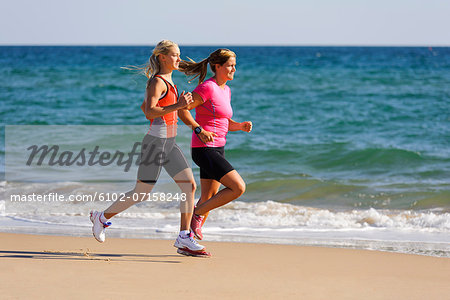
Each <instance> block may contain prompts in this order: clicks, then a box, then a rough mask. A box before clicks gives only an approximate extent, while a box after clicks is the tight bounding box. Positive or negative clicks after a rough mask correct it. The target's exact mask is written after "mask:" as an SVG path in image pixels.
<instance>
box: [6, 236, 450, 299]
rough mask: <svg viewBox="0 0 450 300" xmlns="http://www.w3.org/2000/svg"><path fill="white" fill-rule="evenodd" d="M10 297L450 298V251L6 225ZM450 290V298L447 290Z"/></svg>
mask: <svg viewBox="0 0 450 300" xmlns="http://www.w3.org/2000/svg"><path fill="white" fill-rule="evenodd" d="M0 240H1V244H0V245H1V247H0V257H1V260H0V270H1V271H0V274H1V278H0V298H2V299H5V298H6V299H31V298H33V299H55V298H60V299H83V298H88V297H89V298H94V297H95V298H96V299H174V298H180V297H182V298H183V299H211V298H212V297H213V298H214V299H216V298H218V299H228V298H233V299H280V298H283V299H448V295H450V284H449V278H450V259H448V258H436V257H426V256H418V255H407V254H397V253H387V252H377V251H362V250H349V249H332V248H316V247H300V246H289V245H269V244H247V243H214V242H205V243H204V244H205V245H206V246H207V248H208V250H209V251H211V253H212V254H213V257H211V258H192V257H184V256H181V255H178V254H177V253H176V251H175V248H173V246H172V244H173V241H172V240H151V239H115V238H110V239H108V240H107V241H106V242H105V243H104V244H100V243H97V242H96V241H95V240H94V239H93V238H86V237H67V236H43V235H24V234H11V233H0ZM446 297H447V298H446Z"/></svg>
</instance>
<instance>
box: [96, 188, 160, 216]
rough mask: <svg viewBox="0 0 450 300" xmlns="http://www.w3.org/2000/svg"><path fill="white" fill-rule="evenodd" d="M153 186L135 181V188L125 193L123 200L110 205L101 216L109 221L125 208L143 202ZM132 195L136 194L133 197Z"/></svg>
mask: <svg viewBox="0 0 450 300" xmlns="http://www.w3.org/2000/svg"><path fill="white" fill-rule="evenodd" d="M154 186H155V185H154V184H148V183H144V182H142V181H140V180H137V181H136V186H135V188H134V189H133V190H131V191H129V192H127V193H125V198H124V199H123V200H117V201H115V202H114V203H113V204H111V205H110V206H109V207H108V208H107V209H106V210H105V211H104V212H103V215H104V216H105V218H106V219H110V218H112V217H114V216H115V215H117V214H118V213H121V212H123V211H124V210H126V209H127V208H129V207H131V206H133V205H134V204H136V203H139V202H141V201H143V200H146V199H148V193H150V192H151V191H152V189H153V187H154ZM133 194H136V195H134V196H133Z"/></svg>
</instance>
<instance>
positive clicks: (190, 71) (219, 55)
mask: <svg viewBox="0 0 450 300" xmlns="http://www.w3.org/2000/svg"><path fill="white" fill-rule="evenodd" d="M230 57H236V54H235V53H234V52H233V51H231V50H228V49H217V50H216V51H214V52H213V53H211V54H210V55H209V57H208V58H205V59H204V60H202V61H201V62H198V63H196V62H195V61H193V60H192V59H190V58H189V57H188V58H189V61H186V60H182V61H181V62H180V66H179V70H180V71H181V72H183V73H184V74H186V75H187V76H193V77H192V78H191V79H190V80H194V79H195V78H197V77H198V84H201V83H202V82H203V81H204V80H205V77H206V74H207V73H208V63H209V66H210V67H211V70H212V71H213V72H214V73H215V72H216V65H217V64H219V65H223V64H224V63H226V62H227V60H228V59H229V58H230Z"/></svg>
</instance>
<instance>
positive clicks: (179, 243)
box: [173, 232, 205, 252]
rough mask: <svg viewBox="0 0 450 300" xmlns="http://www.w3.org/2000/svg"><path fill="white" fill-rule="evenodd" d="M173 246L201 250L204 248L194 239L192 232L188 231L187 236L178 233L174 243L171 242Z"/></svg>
mask: <svg viewBox="0 0 450 300" xmlns="http://www.w3.org/2000/svg"><path fill="white" fill-rule="evenodd" d="M173 246H174V247H177V248H178V249H186V248H187V249H189V250H191V251H197V252H199V251H203V250H205V247H204V246H202V245H200V244H199V243H198V242H197V241H196V240H195V239H194V235H193V234H192V232H190V233H189V235H188V236H186V237H183V236H181V235H180V234H179V235H178V237H177V239H176V241H175V244H173Z"/></svg>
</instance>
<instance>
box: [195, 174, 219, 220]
mask: <svg viewBox="0 0 450 300" xmlns="http://www.w3.org/2000/svg"><path fill="white" fill-rule="evenodd" d="M200 185H201V191H202V193H201V196H200V199H199V200H198V202H197V206H199V205H201V204H203V203H205V202H206V201H208V200H209V199H210V198H211V197H212V196H214V195H215V194H217V192H218V191H219V188H220V185H221V183H220V182H219V181H217V180H214V179H200ZM208 214H209V213H208V212H207V213H206V214H204V215H203V223H205V221H206V218H207V217H208ZM203 223H202V225H203Z"/></svg>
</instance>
